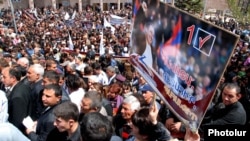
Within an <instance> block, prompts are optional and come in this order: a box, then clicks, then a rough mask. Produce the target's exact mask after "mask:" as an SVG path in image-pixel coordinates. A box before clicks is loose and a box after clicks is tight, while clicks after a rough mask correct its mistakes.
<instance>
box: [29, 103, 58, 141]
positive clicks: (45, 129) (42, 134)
mask: <svg viewBox="0 0 250 141" xmlns="http://www.w3.org/2000/svg"><path fill="white" fill-rule="evenodd" d="M56 106H57V105H55V106H53V107H49V108H46V109H45V111H44V112H43V113H42V115H41V116H40V117H39V119H38V120H37V126H36V132H31V133H29V134H28V137H29V138H30V140H31V141H45V140H46V138H47V136H48V134H49V133H50V132H51V131H52V130H53V129H54V127H55V126H54V120H55V115H54V114H53V109H54V108H55V107H56Z"/></svg>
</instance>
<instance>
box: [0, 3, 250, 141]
mask: <svg viewBox="0 0 250 141" xmlns="http://www.w3.org/2000/svg"><path fill="white" fill-rule="evenodd" d="M34 11H35V12H34ZM74 11H77V10H74V9H73V8H65V7H62V8H60V9H52V8H50V7H46V8H42V9H38V8H37V9H36V10H32V9H26V10H17V11H16V12H15V16H16V28H17V31H15V27H14V25H13V24H12V21H11V20H12V17H11V11H10V10H5V11H2V12H1V18H2V20H3V21H2V24H0V46H1V58H2V59H1V60H0V71H1V82H0V89H1V91H0V102H1V103H0V106H1V107H0V136H1V139H3V140H6V141H10V140H15V141H18V140H20V141H28V140H31V141H46V140H47V141H50V140H51V141H52V140H57V141H66V140H71V141H120V140H124V141H156V140H158V141H169V140H176V139H177V138H178V139H184V140H187V141H196V140H200V135H199V134H198V133H197V132H195V133H194V132H191V131H190V129H189V128H188V127H185V126H184V124H183V123H182V122H181V121H179V120H178V119H177V118H176V117H175V115H173V113H172V112H171V111H170V110H169V109H168V108H167V106H166V105H165V104H164V103H163V102H162V101H161V100H160V99H158V98H155V97H156V93H155V92H154V90H153V89H152V87H151V86H150V85H149V84H147V82H146V80H145V79H144V78H143V77H141V76H140V74H138V72H137V71H136V70H135V69H134V68H133V66H132V65H131V63H130V62H129V61H128V60H127V59H126V58H125V59H124V58H122V57H120V58H119V57H118V56H124V54H126V53H128V51H129V47H130V28H131V25H130V24H131V22H129V21H130V20H131V18H132V17H131V16H132V9H131V5H127V6H126V7H124V9H122V10H120V11H118V10H114V9H111V10H110V11H108V12H107V11H104V12H100V11H99V10H98V9H94V8H93V7H92V6H87V7H86V8H85V9H83V11H82V12H81V13H79V12H76V13H75V12H74ZM66 13H68V14H69V15H71V18H70V19H67V20H65V14H66ZM110 14H114V15H118V16H121V17H124V18H125V19H127V21H126V22H125V23H124V24H120V25H115V26H114V27H115V30H114V31H112V29H111V28H110V27H104V26H103V25H104V20H103V18H104V17H105V18H107V19H109V17H110ZM73 15H74V17H72V16H73ZM71 40H72V43H71ZM101 40H102V41H103V46H104V47H105V51H104V53H103V54H98V53H99V52H100V42H101ZM71 45H73V50H70V49H71V47H70V46H71ZM248 46H249V44H248V42H245V41H240V42H239V43H238V45H237V48H236V49H235V52H234V55H233V57H232V60H231V61H230V63H229V65H228V68H227V70H226V71H225V73H224V77H222V78H225V79H222V80H223V81H221V84H220V86H219V87H218V90H217V93H216V96H215V98H214V101H213V105H212V106H213V107H212V108H210V109H209V110H208V112H207V115H206V116H205V118H204V121H203V123H202V124H201V130H202V129H203V127H204V126H206V125H228V124H239V125H245V124H249V117H250V114H249V112H248V111H249V97H248V93H249V92H248V90H249V88H248V87H247V86H248V83H249V81H248V77H249V76H250V73H249V72H250V69H249V67H248V66H249V65H250V61H249V60H250V56H249V53H248ZM97 54H98V55H97ZM240 89H241V91H240ZM222 105H223V106H222ZM242 105H243V106H242ZM27 117H30V118H31V119H32V121H34V122H32V123H31V124H29V125H27V124H25V123H24V122H23V121H24V119H26V118H27ZM201 133H202V131H201ZM13 138H15V139H13Z"/></svg>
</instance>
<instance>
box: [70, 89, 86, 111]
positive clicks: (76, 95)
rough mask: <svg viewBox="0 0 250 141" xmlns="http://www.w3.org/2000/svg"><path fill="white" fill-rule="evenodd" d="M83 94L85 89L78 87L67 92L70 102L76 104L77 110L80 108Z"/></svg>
mask: <svg viewBox="0 0 250 141" xmlns="http://www.w3.org/2000/svg"><path fill="white" fill-rule="evenodd" d="M84 95H85V91H84V90H83V88H79V89H78V90H76V91H74V92H72V93H70V94H69V97H70V100H71V102H73V103H75V104H76V105H77V108H78V110H79V112H80V110H81V101H82V98H83V97H84Z"/></svg>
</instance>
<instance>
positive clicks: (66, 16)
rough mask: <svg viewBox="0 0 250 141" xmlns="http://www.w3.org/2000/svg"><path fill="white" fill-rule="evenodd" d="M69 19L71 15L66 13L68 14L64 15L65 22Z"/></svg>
mask: <svg viewBox="0 0 250 141" xmlns="http://www.w3.org/2000/svg"><path fill="white" fill-rule="evenodd" d="M68 19H69V13H68V12H66V14H65V15H64V20H68Z"/></svg>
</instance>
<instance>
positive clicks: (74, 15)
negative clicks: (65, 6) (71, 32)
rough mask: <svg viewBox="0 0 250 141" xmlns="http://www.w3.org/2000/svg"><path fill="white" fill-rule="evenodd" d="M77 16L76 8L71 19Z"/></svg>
mask: <svg viewBox="0 0 250 141" xmlns="http://www.w3.org/2000/svg"><path fill="white" fill-rule="evenodd" d="M75 17H76V10H74V13H73V14H72V16H71V19H72V20H74V19H75Z"/></svg>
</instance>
